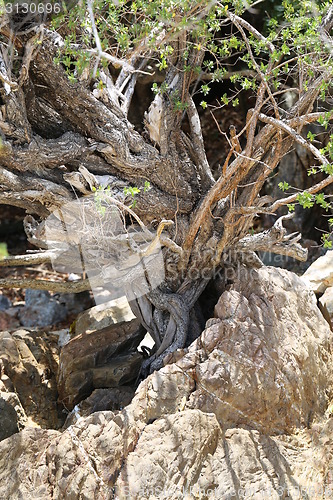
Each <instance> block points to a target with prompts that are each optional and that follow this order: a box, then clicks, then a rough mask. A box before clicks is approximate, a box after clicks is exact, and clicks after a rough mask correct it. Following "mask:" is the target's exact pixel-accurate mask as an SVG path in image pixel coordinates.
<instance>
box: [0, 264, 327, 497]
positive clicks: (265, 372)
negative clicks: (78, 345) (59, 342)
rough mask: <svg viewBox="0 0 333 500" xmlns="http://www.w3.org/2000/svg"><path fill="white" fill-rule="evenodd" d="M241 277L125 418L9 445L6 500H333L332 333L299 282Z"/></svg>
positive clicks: (269, 273) (87, 422)
mask: <svg viewBox="0 0 333 500" xmlns="http://www.w3.org/2000/svg"><path fill="white" fill-rule="evenodd" d="M244 273H245V269H243V270H242V271H241V274H240V276H239V280H238V282H237V283H235V284H234V285H233V286H232V287H231V288H230V289H229V290H228V291H226V292H224V293H223V294H222V296H221V298H220V300H219V302H218V304H217V306H216V310H215V312H216V318H214V319H212V320H209V322H208V324H207V328H206V330H205V331H204V332H203V333H202V335H201V337H200V338H199V339H197V340H196V341H195V342H194V343H193V344H192V345H191V346H190V347H189V349H187V350H183V351H179V352H177V353H175V354H174V355H173V356H171V357H169V363H170V364H168V365H166V366H165V367H164V368H163V369H161V370H160V371H158V372H155V373H153V374H152V375H150V376H149V377H148V378H147V379H146V380H144V381H143V382H142V383H141V384H140V386H139V387H138V389H137V391H136V394H135V396H134V398H133V399H132V401H131V403H130V404H129V405H128V406H126V407H125V408H124V409H122V410H121V411H98V412H96V413H92V414H91V415H89V416H86V415H87V413H85V409H84V404H83V403H82V404H81V408H79V412H80V411H81V412H82V414H84V416H82V417H81V416H80V414H79V413H78V412H77V411H76V412H75V414H76V419H77V421H76V422H75V421H74V419H72V421H71V423H72V425H70V426H69V427H68V428H66V430H64V431H63V432H56V431H44V430H42V429H24V430H23V431H22V432H20V433H17V434H15V435H13V436H11V437H10V438H8V439H5V440H4V441H2V442H1V443H0V498H11V499H12V498H13V499H16V498H17V499H18V498H25V499H27V500H29V499H35V498H43V500H44V499H48V498H50V499H58V498H70V499H79V498H87V499H88V498H89V499H96V500H97V499H98V500H99V499H100V498H119V499H128V498H131V499H138V500H139V499H140V500H141V499H144V498H151V499H157V498H170V499H178V498H207V499H208V498H219V499H223V500H224V499H229V498H230V499H231V498H246V499H255V500H258V499H260V498H272V499H274V500H275V499H276V500H278V499H279V498H295V499H296V498H301V497H302V496H303V497H304V498H308V499H311V500H312V499H315V500H316V499H320V498H332V497H333V486H332V482H331V480H332V478H331V476H330V474H331V471H332V470H333V459H332V457H333V444H332V443H333V439H332V436H333V419H332V418H328V416H327V417H326V419H325V418H324V411H325V409H326V406H327V401H326V398H327V396H329V395H330V394H332V391H331V384H332V380H333V378H332V373H331V370H332V368H331V366H332V359H331V347H332V339H331V332H330V330H329V327H328V325H327V323H326V322H325V320H324V319H323V318H322V316H321V313H320V312H319V311H318V310H317V306H316V301H315V298H314V295H313V294H312V292H310V291H309V290H308V289H306V287H305V286H304V284H303V282H302V280H301V279H299V278H297V277H296V276H295V275H293V274H291V273H288V272H287V271H282V270H278V269H275V268H262V269H259V270H256V271H252V274H251V277H250V279H248V278H249V277H248V276H246V275H245V274H244ZM72 342H73V341H71V342H70V343H69V344H68V346H70V345H71V344H72ZM72 345H74V343H73V344H72ZM66 347H67V346H66ZM66 347H65V348H64V350H65V349H66ZM71 353H72V356H74V355H75V349H74V348H73V350H72V351H71ZM68 355H69V353H68ZM80 357H81V355H80ZM83 359H85V358H83ZM87 359H88V358H87ZM172 360H174V362H172ZM94 397H96V395H95V396H94V395H92V396H91V401H92V400H93V399H94ZM97 399H98V397H97ZM88 406H89V405H88ZM90 409H91V404H90V407H89V408H88V411H90ZM95 409H98V407H96V408H95ZM327 415H328V414H327ZM319 416H321V417H322V418H323V420H322V421H319V420H318V417H319ZM313 418H316V419H317V423H315V424H314V423H312V421H313ZM307 425H309V427H310V428H307ZM295 430H296V431H297V432H295ZM37 443H38V445H37ZM323 488H324V490H325V495H326V496H324V495H323V494H322V493H321V490H322V489H323Z"/></svg>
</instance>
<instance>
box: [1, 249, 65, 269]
mask: <svg viewBox="0 0 333 500" xmlns="http://www.w3.org/2000/svg"><path fill="white" fill-rule="evenodd" d="M52 257H55V253H54V252H38V253H33V254H27V255H13V256H10V257H5V258H4V259H0V267H7V266H8V267H9V266H27V265H30V266H34V265H36V264H49V263H50V262H51V261H52Z"/></svg>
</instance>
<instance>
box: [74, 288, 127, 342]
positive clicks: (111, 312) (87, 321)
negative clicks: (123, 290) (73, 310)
mask: <svg viewBox="0 0 333 500" xmlns="http://www.w3.org/2000/svg"><path fill="white" fill-rule="evenodd" d="M134 318H135V316H134V314H133V313H132V310H131V308H130V306H129V304H128V302H127V299H126V297H120V298H119V299H115V300H111V301H109V302H106V303H104V304H100V305H98V306H95V307H92V308H91V309H88V310H87V311H84V312H82V313H80V314H79V315H78V317H77V319H76V323H75V335H80V334H82V333H85V332H86V331H96V330H101V329H102V328H106V327H108V326H110V325H113V324H114V323H120V322H123V321H131V320H132V319H134Z"/></svg>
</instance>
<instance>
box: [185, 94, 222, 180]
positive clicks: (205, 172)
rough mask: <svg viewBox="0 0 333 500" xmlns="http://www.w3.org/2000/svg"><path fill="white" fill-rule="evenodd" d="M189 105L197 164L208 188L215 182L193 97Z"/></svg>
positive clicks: (189, 99)
mask: <svg viewBox="0 0 333 500" xmlns="http://www.w3.org/2000/svg"><path fill="white" fill-rule="evenodd" d="M187 104H188V108H187V116H188V121H189V123H190V129H191V139H192V142H193V147H194V151H195V154H196V160H197V162H196V163H197V166H198V168H199V173H200V174H201V177H202V180H203V181H204V184H205V185H206V186H207V187H210V186H212V185H213V184H214V182H215V181H214V177H213V175H212V172H211V169H210V166H209V163H208V160H207V156H206V150H205V144H204V140H203V137H202V130H201V123H200V118H199V113H198V110H197V108H196V106H195V104H194V102H193V99H192V97H191V96H189V98H188V100H187Z"/></svg>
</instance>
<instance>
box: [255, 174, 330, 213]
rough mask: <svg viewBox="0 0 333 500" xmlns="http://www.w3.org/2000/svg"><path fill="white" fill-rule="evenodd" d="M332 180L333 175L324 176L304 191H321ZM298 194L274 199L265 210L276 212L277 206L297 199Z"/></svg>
mask: <svg viewBox="0 0 333 500" xmlns="http://www.w3.org/2000/svg"><path fill="white" fill-rule="evenodd" d="M332 182H333V175H330V176H329V177H326V179H324V180H323V181H321V182H318V184H315V185H314V186H312V187H310V188H309V189H306V192H307V193H310V194H315V193H318V191H321V190H322V189H324V188H325V187H326V186H329V185H330V184H332ZM298 196H299V193H295V194H293V195H291V196H287V197H286V198H281V199H280V200H276V201H275V202H274V203H273V204H272V205H271V206H270V207H267V212H268V211H269V212H276V210H277V209H278V208H280V207H283V206H285V205H289V203H293V202H294V201H297V198H298ZM262 210H264V209H262Z"/></svg>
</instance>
